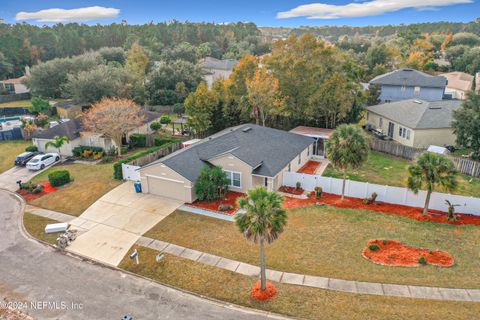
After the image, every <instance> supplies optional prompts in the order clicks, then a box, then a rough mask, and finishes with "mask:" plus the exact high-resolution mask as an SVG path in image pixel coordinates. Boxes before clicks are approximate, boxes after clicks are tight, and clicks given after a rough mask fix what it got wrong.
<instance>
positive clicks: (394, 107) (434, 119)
mask: <svg viewBox="0 0 480 320" xmlns="http://www.w3.org/2000/svg"><path fill="white" fill-rule="evenodd" d="M461 105H462V102H461V101H458V100H441V101H424V100H415V99H410V100H402V101H396V102H390V103H384V104H379V105H376V106H370V107H367V108H366V109H367V110H368V111H371V112H373V113H376V114H378V115H380V116H382V117H385V118H387V119H390V120H393V121H395V122H397V123H399V124H402V125H404V126H406V127H409V128H411V129H440V128H451V127H452V125H451V123H452V120H453V111H454V110H457V109H458V108H460V107H461Z"/></svg>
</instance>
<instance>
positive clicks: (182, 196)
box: [147, 176, 192, 202]
mask: <svg viewBox="0 0 480 320" xmlns="http://www.w3.org/2000/svg"><path fill="white" fill-rule="evenodd" d="M147 181H148V192H149V193H151V194H156V195H159V196H162V197H166V198H171V199H175V200H180V201H184V202H192V199H191V189H190V188H187V187H185V183H184V182H183V181H182V182H177V181H172V180H167V179H160V178H155V177H149V176H147Z"/></svg>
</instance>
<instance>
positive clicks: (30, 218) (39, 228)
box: [23, 212, 60, 244]
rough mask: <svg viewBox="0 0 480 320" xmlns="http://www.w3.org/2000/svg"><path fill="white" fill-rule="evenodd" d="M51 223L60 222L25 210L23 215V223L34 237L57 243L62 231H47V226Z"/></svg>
mask: <svg viewBox="0 0 480 320" xmlns="http://www.w3.org/2000/svg"><path fill="white" fill-rule="evenodd" d="M51 223H58V221H57V220H53V219H49V218H44V217H39V216H36V215H34V214H31V213H30V212H25V214H24V215H23V225H24V226H25V229H26V230H27V232H28V233H29V234H30V235H31V236H32V237H34V238H37V239H39V240H43V241H45V242H48V243H51V244H56V243H57V238H58V236H59V235H60V233H45V226H46V225H47V224H51Z"/></svg>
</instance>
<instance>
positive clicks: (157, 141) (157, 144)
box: [153, 137, 181, 146]
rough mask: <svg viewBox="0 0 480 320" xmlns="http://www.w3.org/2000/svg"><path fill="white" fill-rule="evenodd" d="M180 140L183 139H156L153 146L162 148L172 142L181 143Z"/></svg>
mask: <svg viewBox="0 0 480 320" xmlns="http://www.w3.org/2000/svg"><path fill="white" fill-rule="evenodd" d="M180 140H181V139H178V138H173V137H155V138H154V139H153V144H154V145H155V146H162V145H164V144H167V143H171V142H177V141H180Z"/></svg>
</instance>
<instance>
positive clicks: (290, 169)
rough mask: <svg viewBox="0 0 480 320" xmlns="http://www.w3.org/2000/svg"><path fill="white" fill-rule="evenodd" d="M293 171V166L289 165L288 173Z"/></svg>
mask: <svg viewBox="0 0 480 320" xmlns="http://www.w3.org/2000/svg"><path fill="white" fill-rule="evenodd" d="M290 171H292V164H291V163H288V172H290Z"/></svg>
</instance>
